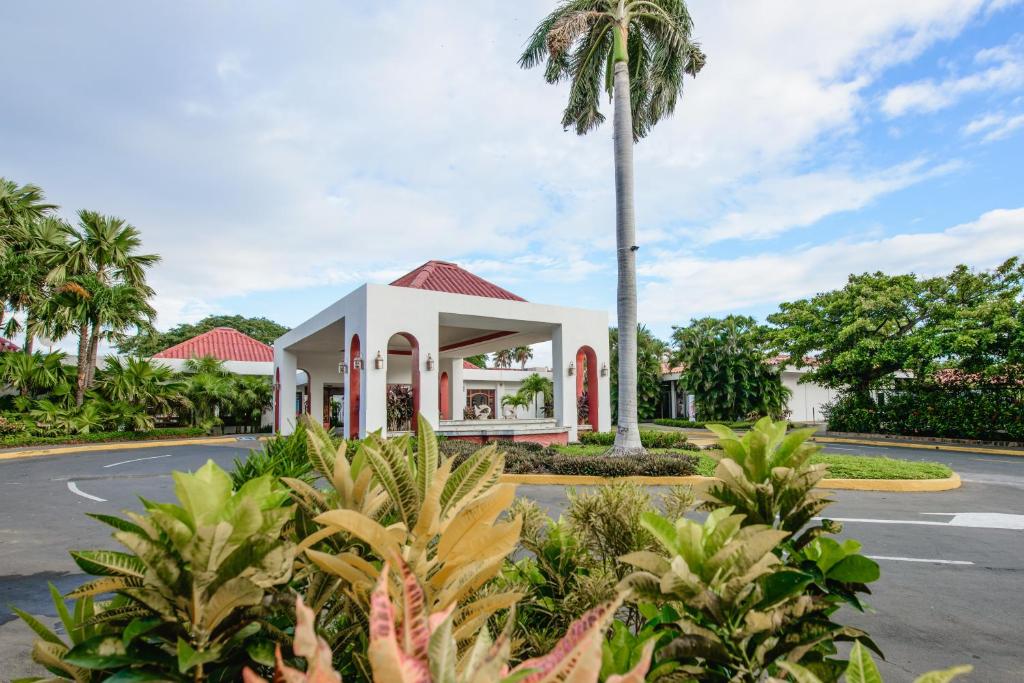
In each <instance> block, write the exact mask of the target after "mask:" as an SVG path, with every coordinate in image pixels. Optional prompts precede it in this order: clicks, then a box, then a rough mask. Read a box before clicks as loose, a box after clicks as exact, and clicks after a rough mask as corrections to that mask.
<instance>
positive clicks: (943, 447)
mask: <svg viewBox="0 0 1024 683" xmlns="http://www.w3.org/2000/svg"><path fill="white" fill-rule="evenodd" d="M811 441H814V442H815V443H849V444H855V445H858V446H881V447H884V448H917V449H919V450H926V451H953V452H956V453H980V454H982V455H984V454H986V453H987V454H989V455H1015V456H1017V457H1018V458H1024V451H1020V450H1012V449H1008V448H989V447H987V446H973V447H969V446H953V445H950V444H930V443H929V444H924V443H909V442H906V441H888V440H886V441H876V440H873V439H844V438H840V437H837V436H813V437H811Z"/></svg>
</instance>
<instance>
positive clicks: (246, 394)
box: [228, 375, 274, 428]
mask: <svg viewBox="0 0 1024 683" xmlns="http://www.w3.org/2000/svg"><path fill="white" fill-rule="evenodd" d="M233 382H234V388H233V391H232V396H231V401H230V406H229V408H228V410H229V411H230V413H231V415H232V416H233V417H235V418H236V419H238V420H242V423H243V424H244V425H245V426H248V427H251V428H258V427H259V426H260V421H261V418H262V417H263V411H264V410H266V409H267V408H269V407H270V406H271V405H272V403H273V397H274V391H273V387H272V386H271V384H270V381H269V379H268V378H266V377H260V376H257V375H236V376H235V377H234V378H233Z"/></svg>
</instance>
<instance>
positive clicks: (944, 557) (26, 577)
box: [0, 442, 1024, 683]
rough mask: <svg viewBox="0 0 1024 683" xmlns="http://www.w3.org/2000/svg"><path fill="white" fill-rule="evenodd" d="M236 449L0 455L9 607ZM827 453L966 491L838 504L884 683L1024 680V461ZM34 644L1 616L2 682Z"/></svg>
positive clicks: (848, 496) (855, 616)
mask: <svg viewBox="0 0 1024 683" xmlns="http://www.w3.org/2000/svg"><path fill="white" fill-rule="evenodd" d="M235 445H236V448H229V447H223V446H182V447H174V448H168V449H166V450H163V449H153V448H149V449H140V450H137V451H136V450H126V451H116V452H103V451H96V452H92V453H81V454H76V455H71V456H54V457H50V456H47V457H38V458H32V459H27V460H14V461H5V462H0V604H3V605H6V604H12V603H13V604H16V605H18V606H19V607H23V608H26V609H27V610H28V611H30V612H32V613H35V614H39V615H43V616H47V617H50V618H52V617H53V616H54V612H53V608H52V606H51V605H50V604H49V598H48V595H47V593H46V582H47V581H53V582H54V583H56V585H57V586H58V588H60V589H61V590H68V589H70V588H71V587H73V586H75V585H77V584H78V583H79V582H80V581H81V580H82V576H81V575H80V574H79V572H78V569H77V567H76V566H75V565H74V563H73V562H72V561H71V559H70V558H69V557H68V554H67V550H68V549H69V548H72V547H75V548H82V547H85V548H88V547H114V542H113V541H112V540H111V539H110V537H109V530H108V529H107V528H106V527H105V526H103V525H101V524H99V523H97V522H94V521H93V520H91V519H89V518H87V517H86V516H85V515H84V514H82V513H84V512H106V513H117V512H118V511H120V510H122V509H124V508H138V498H137V496H139V495H141V496H145V497H147V498H152V499H155V500H163V501H166V500H172V499H173V492H172V480H171V477H170V472H171V471H172V470H175V469H178V470H194V469H196V468H198V467H200V466H201V465H202V464H203V463H204V462H206V460H207V459H208V458H212V459H213V460H215V461H216V462H218V463H219V464H220V465H222V466H224V467H229V466H230V465H231V461H232V459H233V458H235V457H242V456H244V454H245V450H244V449H245V448H247V447H249V446H253V447H255V444H247V443H245V442H240V443H238V444H235ZM828 450H829V451H832V452H837V453H847V454H856V453H864V454H870V455H886V456H889V457H900V458H904V459H912V460H934V461H939V462H945V463H947V464H949V465H951V466H952V467H953V468H954V469H955V470H956V471H958V472H959V473H960V474H961V476H962V478H963V481H964V485H963V487H962V488H960V489H957V490H954V491H949V492H943V493H914V494H897V493H869V492H858V491H833V492H831V495H832V497H833V498H834V499H835V500H836V502H835V504H834V505H832V506H831V507H830V508H829V509H828V516H829V517H833V518H840V519H844V520H847V521H845V522H844V526H845V529H844V536H849V537H853V538H857V539H858V540H860V541H861V542H862V543H863V544H864V550H863V552H865V553H866V554H868V555H872V556H875V557H876V558H879V559H878V562H879V563H880V564H881V565H882V579H881V580H880V581H879V582H878V583H877V584H875V594H874V596H872V598H871V599H870V603H871V606H872V607H873V609H874V611H873V612H871V613H866V614H859V613H855V612H849V611H848V612H846V613H844V615H843V618H842V620H843V621H844V623H850V624H852V625H856V626H859V627H861V628H864V629H865V630H867V631H868V632H869V633H871V635H872V636H873V637H874V638H875V640H876V641H877V642H878V643H879V644H880V645H881V647H882V649H883V650H884V651H885V653H886V655H887V658H888V661H887V662H885V663H883V664H882V668H883V670H884V673H885V674H886V681H887V683H893V682H895V683H900V682H902V681H911V680H912V679H913V677H914V674H916V673H920V672H923V671H925V670H929V669H933V668H939V667H945V666H950V665H953V664H959V663H969V664H973V665H974V666H975V673H974V674H973V675H972V676H971V677H970V678H969V679H967V680H973V681H978V682H980V683H1004V682H1005V683H1009V682H1011V681H1013V682H1014V683H1019V681H1024V663H1022V659H1021V657H1020V654H1019V646H1018V641H1019V637H1018V632H1019V624H1020V623H1021V621H1022V619H1024V597H1022V591H1021V590H1020V588H1021V586H1022V585H1024V574H1022V570H1021V567H1022V566H1024V531H1022V530H1021V527H1022V526H1024V525H1020V522H1021V521H1024V495H1022V489H1024V458H1014V457H1012V456H993V455H990V454H985V453H978V454H968V453H946V452H942V451H920V450H911V449H900V448H898V447H882V448H874V447H869V446H848V447H844V448H843V449H839V448H838V447H837V446H834V445H830V446H829V447H828ZM72 485H73V486H72ZM75 489H77V492H76V491H75ZM654 490H655V491H656V490H657V488H656V487H655V489H654ZM519 493H520V495H523V496H526V497H530V498H533V499H535V500H537V501H538V502H540V503H541V504H542V505H543V506H544V507H545V508H546V509H547V510H548V512H549V514H552V515H554V516H557V514H559V513H560V512H561V511H562V510H564V508H565V505H566V497H565V490H564V489H562V488H560V487H551V486H521V487H520V488H519ZM83 494H84V495H83ZM986 515H987V516H986ZM992 515H996V516H992ZM30 643H31V637H30V634H29V633H28V631H27V629H25V628H23V627H22V626H21V625H20V624H19V623H17V622H15V621H12V616H11V615H9V614H6V613H4V612H0V672H3V673H2V674H0V680H9V679H8V678H7V677H10V678H16V677H18V676H23V675H29V674H31V673H33V672H35V671H36V670H35V669H34V668H33V667H32V666H31V664H30V663H29V662H28V655H27V653H28V648H29V646H30Z"/></svg>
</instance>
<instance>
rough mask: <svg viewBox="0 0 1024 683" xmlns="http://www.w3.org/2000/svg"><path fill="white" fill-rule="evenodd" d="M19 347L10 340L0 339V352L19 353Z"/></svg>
mask: <svg viewBox="0 0 1024 683" xmlns="http://www.w3.org/2000/svg"><path fill="white" fill-rule="evenodd" d="M20 350H21V347H19V346H18V345H17V344H15V343H14V342H12V341H11V340H10V339H6V338H4V337H0V351H20Z"/></svg>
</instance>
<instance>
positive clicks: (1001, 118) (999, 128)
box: [963, 113, 1024, 142]
mask: <svg viewBox="0 0 1024 683" xmlns="http://www.w3.org/2000/svg"><path fill="white" fill-rule="evenodd" d="M1019 128H1024V114H1018V115H1017V116H1007V115H1006V114H1003V113H996V114H985V115H984V116H979V117H978V118H976V119H974V120H972V121H971V122H969V123H968V124H967V125H966V126H964V130H963V132H964V134H965V135H977V134H979V133H984V135H982V136H981V141H982V142H994V141H996V140H1002V139H1003V138H1005V137H1008V136H1009V135H1010V134H1011V133H1013V132H1014V131H1015V130H1017V129H1019Z"/></svg>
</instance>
